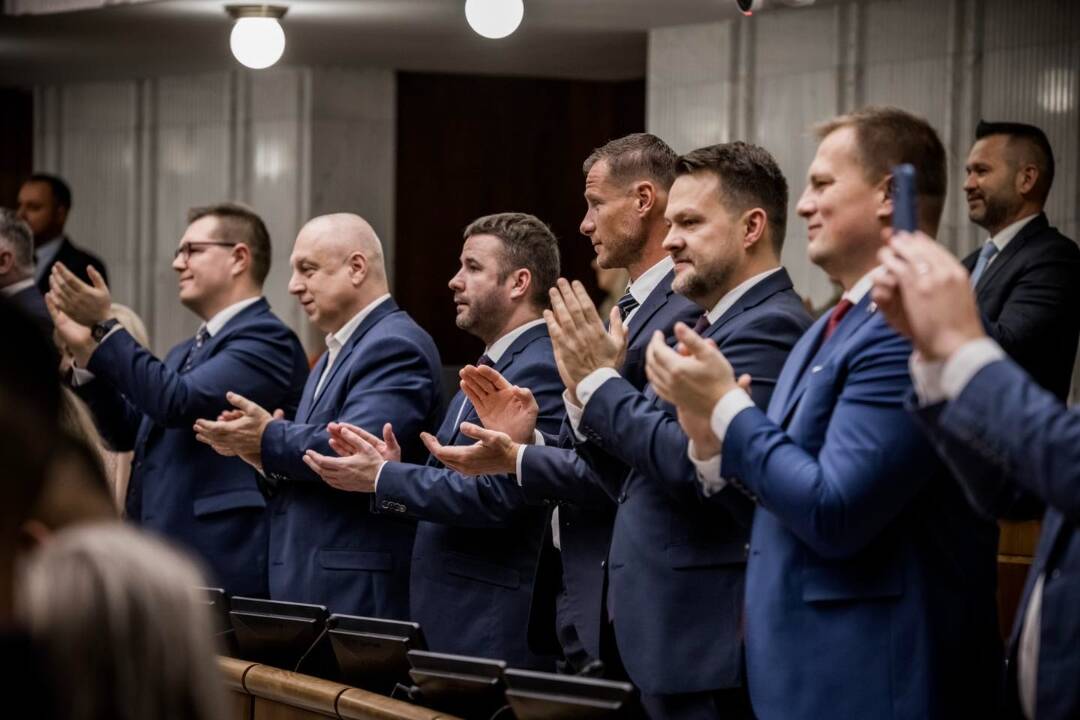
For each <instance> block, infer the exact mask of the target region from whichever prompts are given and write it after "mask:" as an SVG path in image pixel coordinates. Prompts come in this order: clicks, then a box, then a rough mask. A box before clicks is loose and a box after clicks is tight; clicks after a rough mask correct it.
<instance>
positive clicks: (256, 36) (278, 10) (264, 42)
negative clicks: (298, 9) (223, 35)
mask: <svg viewBox="0 0 1080 720" xmlns="http://www.w3.org/2000/svg"><path fill="white" fill-rule="evenodd" d="M287 10H288V8H287V7H285V6H283V5H227V6H226V7H225V11H226V12H227V13H229V15H230V17H233V18H235V19H236V24H235V25H233V29H232V34H230V35H229V48H230V49H231V50H232V54H233V57H235V58H236V59H237V60H239V61H240V63H241V64H242V65H244V66H246V67H249V68H251V69H253V70H262V69H263V68H268V67H270V66H271V65H273V64H274V63H276V62H277V61H278V60H280V59H281V54H282V53H283V52H285V31H284V30H282V29H281V23H280V22H279V20H280V19H281V18H282V17H283V16H284V15H285V12H286V11H287Z"/></svg>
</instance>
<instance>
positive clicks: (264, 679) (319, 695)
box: [218, 657, 458, 720]
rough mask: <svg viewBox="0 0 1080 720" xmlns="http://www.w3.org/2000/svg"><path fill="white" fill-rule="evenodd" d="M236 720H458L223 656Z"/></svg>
mask: <svg viewBox="0 0 1080 720" xmlns="http://www.w3.org/2000/svg"><path fill="white" fill-rule="evenodd" d="M218 665H219V666H220V668H221V671H222V674H223V676H224V678H225V685H226V688H227V691H228V693H229V700H230V703H231V707H230V709H229V712H228V717H229V718H231V719H232V720H324V719H325V718H338V720H458V719H457V718H455V717H453V716H452V715H446V714H443V713H440V712H437V711H435V710H430V709H428V708H425V707H420V706H418V705H411V704H409V703H407V702H402V701H400V700H392V699H390V698H388V697H385V696H383V695H378V694H376V693H372V692H368V691H366V690H360V689H359V688H353V687H349V686H348V685H342V684H341V683H336V682H330V681H329V680H321V679H319V678H314V677H311V676H308V675H301V674H299V673H293V672H289V671H287V670H280V669H278V668H273V667H270V666H268V665H259V664H258V663H253V662H249V661H247V660H237V659H236V658H230V657H219V658H218Z"/></svg>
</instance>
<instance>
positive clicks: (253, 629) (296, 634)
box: [229, 597, 336, 677]
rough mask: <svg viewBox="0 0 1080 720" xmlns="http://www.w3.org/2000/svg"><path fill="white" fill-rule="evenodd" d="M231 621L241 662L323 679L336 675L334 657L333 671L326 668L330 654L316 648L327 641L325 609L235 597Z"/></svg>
mask: <svg viewBox="0 0 1080 720" xmlns="http://www.w3.org/2000/svg"><path fill="white" fill-rule="evenodd" d="M229 617H230V618H231V620H232V626H233V629H234V630H235V631H236V644H237V649H238V656H239V657H240V658H243V659H244V660H251V661H253V662H258V663H263V664H264V665H270V666H273V667H276V668H281V669H282V670H293V671H296V672H304V673H307V674H309V675H317V676H319V677H326V676H327V675H328V674H330V675H333V674H334V673H335V672H336V668H334V667H333V663H332V660H333V658H332V657H331V658H330V660H331V663H330V667H326V666H325V665H326V663H325V656H326V655H329V651H328V650H327V651H325V653H324V652H323V651H321V650H320V648H319V647H317V646H316V643H317V641H320V642H318V645H323V644H324V643H323V642H321V640H324V639H325V638H324V637H323V632H324V629H325V625H326V608H325V607H323V606H322V605H306V604H303V603H291V602H282V601H279V600H262V599H259V598H246V597H233V599H232V602H231V604H230V609H229Z"/></svg>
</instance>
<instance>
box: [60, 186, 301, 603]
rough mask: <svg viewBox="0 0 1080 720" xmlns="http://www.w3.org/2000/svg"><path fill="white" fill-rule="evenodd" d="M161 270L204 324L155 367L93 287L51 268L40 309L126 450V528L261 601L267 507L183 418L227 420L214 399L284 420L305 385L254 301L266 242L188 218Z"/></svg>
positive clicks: (226, 221)
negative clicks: (179, 549) (172, 547)
mask: <svg viewBox="0 0 1080 720" xmlns="http://www.w3.org/2000/svg"><path fill="white" fill-rule="evenodd" d="M188 221H189V224H188V227H187V230H185V232H184V235H183V237H182V238H181V239H180V245H179V247H178V248H177V250H176V253H175V256H174V258H173V262H172V267H173V270H175V271H176V272H177V274H178V275H179V286H180V288H179V289H180V302H181V303H182V304H183V305H184V306H185V307H186V308H188V310H190V311H192V312H193V313H195V315H197V316H198V317H199V318H200V319H201V320H202V321H203V322H202V324H201V325H200V326H199V329H198V332H197V333H196V334H195V337H193V338H189V339H188V340H185V341H183V342H181V343H180V344H179V345H177V346H175V347H174V348H173V349H172V350H170V351H169V353H168V354H167V355H166V356H165V359H164V360H163V361H162V360H159V359H157V358H156V357H154V356H153V354H151V353H150V351H149V350H147V349H145V348H143V347H141V346H140V345H139V344H138V343H137V342H135V340H134V339H133V338H132V337H131V335H129V334H128V333H127V331H125V330H124V329H123V328H122V327H121V326H120V325H119V324H117V321H116V320H114V319H109V318H108V314H109V306H110V304H111V301H112V298H111V297H110V293H109V288H108V287H107V286H106V285H105V282H104V280H102V278H101V277H100V276H96V277H95V276H91V281H92V284H89V285H88V284H86V283H84V282H83V281H81V280H80V279H78V278H77V277H76V276H75V275H73V274H72V273H71V271H70V270H69V269H68V268H66V267H64V266H63V264H57V265H56V266H54V268H53V270H52V275H51V277H50V288H51V289H50V291H49V293H48V295H47V296H46V302H47V304H48V305H49V310H50V312H51V313H52V316H53V320H54V322H55V324H56V330H57V333H58V335H59V337H60V340H61V342H63V343H64V344H65V345H66V346H67V347H68V349H69V350H70V351H71V353H72V355H73V356H74V358H75V363H74V366H75V369H74V371H73V376H72V384H73V385H74V386H75V388H76V391H77V392H78V394H79V395H80V396H81V397H82V398H83V399H84V400H86V401H87V403H88V404H89V405H90V408H91V410H92V411H93V415H94V420H95V423H96V424H97V427H98V430H99V431H100V432H101V434H102V436H103V437H104V438H105V440H106V442H108V444H109V445H110V447H112V448H113V449H114V450H134V451H135V456H134V459H133V461H132V471H131V482H130V485H129V487H128V493H127V499H126V511H127V515H128V517H129V518H131V519H132V520H134V521H135V522H137V523H139V524H140V525H143V526H145V527H146V528H148V529H152V530H154V531H157V532H160V533H161V534H163V535H165V536H167V537H169V538H171V539H173V540H175V541H177V542H179V543H181V544H183V545H185V546H187V547H188V548H189V549H191V550H192V551H194V552H196V553H198V554H199V555H200V556H201V557H202V558H203V560H204V561H205V562H206V564H207V566H208V567H209V569H210V570H211V572H212V578H211V579H210V581H211V582H213V583H216V584H220V585H221V586H223V587H225V588H226V590H228V591H229V592H230V593H233V594H242V595H255V596H265V595H266V593H267V579H266V544H267V535H266V533H267V526H266V518H265V514H266V513H265V508H266V500H265V498H264V496H263V494H262V492H261V491H260V489H259V486H258V484H257V473H256V472H255V470H254V469H252V468H251V467H250V466H249V465H247V464H246V463H244V462H243V461H242V460H240V459H239V458H236V457H223V456H221V455H218V454H217V453H215V452H214V451H213V450H212V449H211V448H209V447H207V446H206V445H204V444H202V443H199V442H197V441H196V439H195V434H194V432H193V431H192V426H193V424H194V422H195V420H196V419H198V418H203V417H217V415H218V414H219V413H221V412H222V411H224V410H226V409H227V408H231V406H230V405H229V402H228V400H227V399H226V393H228V392H230V391H232V392H237V393H241V394H243V395H244V396H245V397H248V398H251V399H252V400H254V401H255V402H258V403H259V404H261V405H263V406H265V407H270V408H280V409H281V410H282V412H283V414H284V415H288V416H291V415H292V413H293V412H294V411H295V409H296V406H297V403H298V402H299V398H300V390H301V388H302V387H303V384H304V379H305V377H306V375H307V362H306V359H305V357H304V351H303V348H302V347H301V346H300V342H299V340H297V338H296V335H295V334H294V333H293V332H292V331H291V330H290V329H289V328H288V327H286V326H285V324H284V323H282V322H281V320H280V319H278V318H277V317H276V316H275V315H274V314H273V313H271V312H270V306H269V305H268V304H267V302H266V299H265V298H263V297H262V286H263V282H264V280H265V279H266V276H267V274H268V273H269V271H270V236H269V233H267V230H266V226H265V225H264V224H263V222H262V220H261V219H260V218H259V216H258V215H256V214H255V213H254V212H252V211H251V210H249V209H247V208H245V207H242V206H239V205H233V204H228V203H222V204H218V205H213V206H210V207H204V208H195V209H193V210H192V211H191V212H190V213H189V214H188Z"/></svg>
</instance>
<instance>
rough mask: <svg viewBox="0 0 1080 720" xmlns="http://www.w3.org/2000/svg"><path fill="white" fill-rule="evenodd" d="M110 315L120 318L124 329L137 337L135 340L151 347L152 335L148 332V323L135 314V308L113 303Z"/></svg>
mask: <svg viewBox="0 0 1080 720" xmlns="http://www.w3.org/2000/svg"><path fill="white" fill-rule="evenodd" d="M109 317H114V318H116V319H117V320H119V321H120V324H121V325H123V326H124V329H125V330H127V331H128V334H129V335H131V337H133V338H135V342H137V343H139V344H140V345H142V346H143V347H150V335H149V334H148V333H147V332H146V323H144V322H143V321H142V318H140V317H139V316H138V315H136V314H135V311H134V310H132V309H131V308H129V307H128V306H127V305H121V304H120V303H113V304H112V307H110V308H109Z"/></svg>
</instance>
